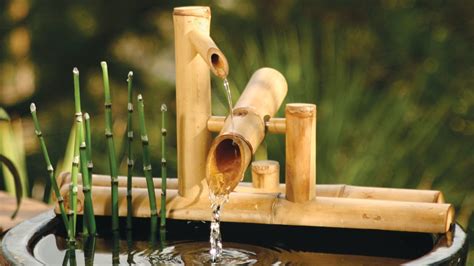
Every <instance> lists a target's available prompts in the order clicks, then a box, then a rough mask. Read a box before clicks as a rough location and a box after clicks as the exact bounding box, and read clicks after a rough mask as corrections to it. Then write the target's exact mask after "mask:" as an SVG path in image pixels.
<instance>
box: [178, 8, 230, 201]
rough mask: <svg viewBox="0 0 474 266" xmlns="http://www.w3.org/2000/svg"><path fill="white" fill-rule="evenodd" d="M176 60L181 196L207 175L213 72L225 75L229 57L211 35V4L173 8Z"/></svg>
mask: <svg viewBox="0 0 474 266" xmlns="http://www.w3.org/2000/svg"><path fill="white" fill-rule="evenodd" d="M173 21H174V35H175V36H174V37H175V60H176V116H177V118H176V123H177V133H178V135H177V136H178V137H177V139H178V140H177V142H178V180H179V181H178V182H179V194H180V195H181V196H184V197H186V196H193V195H195V192H197V190H193V189H196V188H199V186H201V180H202V179H204V177H205V165H206V156H207V152H208V150H209V146H210V143H211V133H210V132H209V131H208V130H207V120H208V119H209V117H210V116H211V84H210V71H209V69H212V70H213V72H214V73H215V74H216V75H218V76H220V77H225V76H226V75H227V73H228V64H227V60H226V59H225V57H224V56H223V54H222V53H221V52H220V51H219V49H218V48H217V47H216V45H215V43H214V42H213V41H212V39H211V38H210V37H209V32H210V22H211V10H210V8H209V7H198V6H195V7H178V8H175V9H174V11H173ZM204 56H205V57H204Z"/></svg>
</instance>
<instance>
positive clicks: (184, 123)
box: [2, 7, 467, 264]
mask: <svg viewBox="0 0 474 266" xmlns="http://www.w3.org/2000/svg"><path fill="white" fill-rule="evenodd" d="M210 18H211V13H210V9H209V8H208V7H178V8H175V9H174V12H173V20H174V34H175V56H176V58H175V60H176V114H177V117H176V122H177V157H178V158H177V162H178V177H177V178H172V179H168V180H167V181H166V178H163V179H161V180H160V179H158V178H150V175H151V166H147V167H145V166H144V169H145V168H146V169H145V170H147V171H148V172H147V179H144V178H137V177H135V178H131V169H132V168H133V158H132V157H131V156H130V154H129V160H128V166H129V172H128V175H127V176H116V175H114V176H113V182H112V183H113V189H114V191H113V192H114V193H113V194H114V199H115V200H114V204H116V205H115V207H117V205H118V208H114V209H112V204H111V202H112V200H111V179H110V176H105V175H95V174H94V175H93V176H92V178H90V177H89V178H85V179H86V180H85V181H86V182H85V184H84V187H85V189H83V183H82V177H81V176H78V177H77V176H73V177H72V176H71V174H70V173H62V174H60V175H59V176H58V178H57V179H58V183H60V184H61V186H60V191H59V192H60V196H59V198H64V199H68V198H69V196H70V195H69V194H70V191H71V190H70V185H71V183H74V186H75V185H76V182H77V189H74V193H76V192H75V191H77V195H74V196H77V206H69V202H68V201H65V202H64V207H65V209H66V210H67V211H69V212H70V213H71V209H73V208H74V209H77V213H78V214H83V212H84V205H85V203H86V202H85V199H88V200H90V193H89V194H88V195H87V196H86V197H85V195H84V191H85V192H92V201H93V211H92V213H93V214H95V215H96V216H111V215H112V214H113V212H118V216H121V217H127V230H128V229H131V228H132V222H136V220H140V219H136V220H134V221H132V219H130V216H127V214H128V213H130V212H131V214H132V216H133V217H135V218H146V219H150V217H152V219H151V221H152V223H154V224H156V223H157V209H156V206H162V204H165V206H166V218H168V219H173V220H185V221H190V220H191V221H209V220H210V219H211V210H210V198H212V197H210V194H212V195H228V196H229V200H228V202H227V203H226V204H225V210H224V211H223V212H222V213H221V216H220V220H221V221H223V222H234V226H242V225H244V224H249V226H255V225H250V224H263V225H265V228H270V229H268V230H267V231H268V232H270V234H268V232H267V235H271V234H272V232H271V231H272V230H274V229H272V228H279V229H277V230H280V229H281V228H285V229H283V230H289V231H291V230H293V229H295V228H301V226H305V228H306V229H314V230H320V229H322V230H323V231H318V232H324V230H325V229H324V228H323V227H327V228H340V229H339V231H338V229H332V230H333V231H332V232H333V233H334V232H344V234H346V233H347V234H349V235H350V234H355V235H357V234H361V233H362V234H363V239H365V237H366V235H364V234H366V233H367V232H369V234H371V233H370V232H373V231H374V230H378V231H377V232H379V233H380V234H381V235H382V237H385V236H390V234H387V232H384V231H398V233H400V234H402V233H403V234H405V233H404V232H415V233H425V234H414V235H417V237H419V236H420V235H423V236H427V235H428V236H430V239H431V237H433V239H435V238H436V239H437V240H436V241H434V243H429V245H431V244H433V245H434V247H433V245H431V246H430V248H433V250H432V251H431V252H429V255H424V256H423V257H421V258H419V259H418V260H417V261H415V262H414V263H415V264H416V263H421V264H426V263H432V262H434V263H436V262H439V261H441V260H445V259H446V258H448V259H449V260H450V261H454V260H457V262H458V263H459V262H461V263H462V261H463V260H464V259H465V257H466V254H465V252H466V249H467V244H466V235H465V234H464V232H463V230H462V229H461V228H460V227H459V226H458V225H456V224H455V223H454V222H455V220H454V207H453V206H452V205H451V204H449V203H446V202H445V199H444V196H443V193H442V192H440V191H436V190H415V189H399V188H377V187H361V186H351V185H342V184H333V185H323V184H317V183H316V144H317V142H316V124H317V108H316V105H314V104H308V103H288V104H286V105H285V107H284V108H285V116H284V117H274V115H275V114H276V113H277V111H278V110H279V108H280V107H281V105H282V103H283V102H284V99H285V96H286V94H287V91H288V89H289V88H288V86H287V83H286V80H285V78H284V76H283V75H282V74H281V73H279V72H278V71H277V70H275V69H272V68H261V69H258V70H257V71H256V72H255V73H254V74H253V75H252V77H251V78H250V80H249V82H248V83H247V85H246V87H245V89H244V91H243V92H242V94H241V96H240V98H239V99H238V101H237V103H236V105H235V107H234V108H232V110H231V111H230V113H229V115H228V116H227V117H224V116H214V115H212V110H211V85H210V75H211V73H212V74H214V75H216V76H217V77H219V78H222V79H223V80H224V79H226V77H227V76H228V74H229V65H228V63H227V59H226V57H225V55H224V53H222V51H221V50H220V49H219V48H218V46H217V45H216V44H215V42H214V41H213V40H212V38H211V37H210ZM103 64H105V63H103ZM103 67H104V66H103ZM105 69H106V65H105ZM131 78H132V73H131V72H130V74H129V76H128V80H127V81H128V82H129V106H128V109H129V119H131V118H130V117H131V112H132V111H133V105H132V104H131V91H130V90H131ZM105 80H108V79H104V82H105ZM77 87H78V86H77ZM290 89H291V88H290ZM108 100H109V101H110V99H108ZM142 101H143V99H142V98H141V96H139V103H140V104H139V110H138V111H139V114H140V120H141V121H142V120H143V121H144V118H143V112H144V111H143V102H142ZM108 104H109V106H110V105H111V103H110V102H109V103H108ZM163 108H165V109H163ZM109 110H110V108H109ZM163 110H165V111H166V107H165V106H164V107H162V112H163ZM32 112H33V111H32ZM163 114H164V113H163ZM88 119H89V118H88V116H87V118H86V141H87V139H88V138H90V131H89V132H88V127H87V126H88ZM143 121H142V122H143ZM127 130H128V131H129V132H128V137H129V141H131V139H132V138H133V131H132V132H130V129H127ZM163 130H164V129H163V128H162V134H163V136H162V137H164V136H165V135H166V130H164V131H163ZM141 131H143V132H142V134H141V137H142V144H143V145H144V148H145V146H146V148H148V146H147V144H148V137H147V135H146V130H145V126H144V122H143V123H141ZM38 132H39V131H38ZM87 133H89V134H87ZM215 133H217V136H216V137H215V138H214V139H213V138H212V134H215ZM266 134H283V135H285V151H286V157H285V162H283V163H284V165H285V177H284V180H285V182H284V184H281V183H280V177H279V173H280V171H279V169H280V163H279V162H277V161H271V160H266V161H253V162H252V157H253V154H254V153H255V152H256V150H257V148H258V147H259V145H260V144H261V143H262V141H263V139H264V137H265V135H266ZM109 135H110V136H111V135H112V134H111V133H110V134H109ZM87 136H89V137H87ZM162 141H163V139H162ZM89 143H90V140H89ZM112 143H113V142H112ZM163 148H164V145H163ZM82 152H84V150H82ZM86 152H87V151H86ZM147 152H148V151H147ZM129 153H131V150H129ZM163 153H164V150H163ZM89 158H90V156H89ZM89 165H90V167H92V163H91V162H90V163H89ZM147 165H149V162H147ZM86 166H87V165H82V168H83V169H87V168H86ZM87 167H88V166H87ZM248 167H250V168H251V173H252V182H247V183H246V182H242V178H243V176H244V173H245V172H246V170H247V168H248ZM48 169H49V168H48ZM90 170H92V168H90ZM86 172H87V171H86ZM162 175H163V177H166V160H164V161H162ZM76 179H77V180H76ZM89 180H92V182H88V181H89ZM165 181H166V183H163V184H162V182H165ZM162 185H163V186H162ZM89 186H90V188H89ZM75 187H76V186H75ZM153 188H154V194H161V197H155V200H154V201H153V200H150V199H151V198H153V197H151V198H149V195H153V193H149V191H148V190H151V191H153ZM162 188H163V192H162ZM165 189H166V190H165ZM116 195H118V198H117V197H115V196H116ZM150 201H151V202H152V204H151V205H152V206H151V207H152V208H150ZM153 203H155V204H153ZM127 205H131V206H132V207H133V208H128V206H127ZM61 206H62V205H61ZM88 206H90V205H88ZM86 209H87V208H86ZM60 211H61V209H60V208H59V205H58V206H57V207H56V208H55V213H56V214H60V213H61V212H60ZM88 211H89V212H90V211H91V210H88ZM213 211H214V210H213ZM63 213H64V212H63ZM160 215H161V213H160ZM213 215H214V214H213ZM161 216H162V217H160V218H161V225H164V223H165V222H166V220H165V219H163V218H164V217H163V215H161ZM55 217H56V215H52V214H45V217H37V218H36V219H32V221H31V222H30V223H36V224H37V225H36V227H33V228H32V227H31V226H30V223H25V225H23V227H22V226H21V225H20V226H19V227H18V228H17V229H13V230H12V231H11V232H10V233H9V234H10V236H9V235H7V236H6V237H5V239H4V241H3V244H2V245H3V248H4V251H7V252H6V253H7V257H8V260H10V261H13V262H22V263H23V262H31V263H33V264H36V262H37V261H36V260H35V259H34V258H32V257H31V256H30V255H29V253H28V252H29V251H28V250H27V248H26V246H28V248H29V249H32V246H31V245H32V244H31V243H33V242H34V241H32V240H31V239H34V238H38V235H41V234H43V232H44V231H46V230H47V229H45V228H47V225H48V223H51V224H52V223H53V222H52V221H51V219H53V220H54V219H55ZM56 220H58V219H56ZM142 220H143V219H142ZM27 222H29V221H27ZM171 224H172V223H171ZM118 225H119V221H118V219H114V223H113V226H114V229H116V228H118ZM170 226H171V227H173V225H170ZM278 226H281V227H278ZM285 226H286V227H285ZM291 226H295V227H291ZM197 227H199V226H197ZM135 228H136V227H133V230H135ZM152 228H154V227H152ZM246 228H247V229H249V230H254V229H251V227H246ZM318 228H319V229H318ZM99 229H103V228H102V227H101V226H97V230H99ZM353 229H363V230H353ZM48 230H49V229H48ZM140 230H141V229H139V231H140ZM298 230H299V229H298ZM171 231H172V230H170V231H169V232H171ZM193 231H196V230H195V228H193ZM198 231H199V230H198ZM257 231H258V233H262V231H265V230H263V229H262V227H260V229H258V230H257ZM257 231H255V232H257ZM38 232H41V233H38ZM91 232H92V231H91ZM114 232H115V233H117V231H114ZM291 232H295V231H291ZM326 232H327V231H326ZM234 233H237V234H239V232H234ZM388 233H394V232H388ZM426 233H429V234H426ZM455 233H456V235H455ZM151 234H152V235H153V234H154V232H152V233H151ZM410 234H412V233H410ZM99 235H100V234H99ZM211 235H212V225H211ZM336 235H337V233H336ZM115 236H117V237H118V234H116V235H114V237H115ZM127 236H128V235H127ZM392 236H393V234H392ZM15 237H16V238H21V239H20V241H18V240H17V239H16V238H15ZM239 237H240V236H239ZM322 237H323V238H324V237H325V239H326V241H327V239H328V235H327V233H326V236H322ZM332 237H333V236H332V235H329V240H332ZM343 237H345V235H344V236H343ZM397 237H398V236H397ZM397 237H396V238H395V242H397V241H399V239H398V238H397ZM250 238H252V236H250ZM391 238H392V241H393V237H391ZM93 239H95V238H93ZM372 239H373V238H372ZM404 239H410V238H404ZM411 239H415V238H411ZM99 240H100V241H102V242H103V239H101V238H99ZM340 240H343V239H340ZM100 241H99V242H100ZM278 241H280V239H278ZM290 241H291V240H290ZM356 241H357V242H359V241H360V239H359V240H356ZM369 241H370V240H369ZM384 241H385V239H384ZM329 242H331V241H329ZM333 242H334V241H333ZM336 242H337V241H336ZM402 242H403V240H402ZM41 243H43V244H41ZM41 243H40V245H46V246H49V244H44V243H46V242H41ZM94 243H95V242H94ZM325 243H326V242H325ZM387 243H390V241H387ZM397 243H398V242H397ZM417 243H418V244H417ZM419 243H421V242H416V241H415V242H414V244H413V245H414V246H415V247H416V248H418V247H417V245H421V244H419ZM356 244H357V245H358V243H356ZM370 244H371V246H370V247H376V246H377V244H376V243H375V244H374V243H370ZM15 245H16V246H15ZM128 245H129V243H128V242H127V246H128ZM329 245H331V243H329ZM402 245H403V246H406V243H404V242H403V243H402ZM105 246H108V244H107V243H106V244H105ZM119 246H120V245H119V241H118V240H117V239H115V238H114V250H115V251H113V254H115V255H113V262H114V263H117V262H118V261H119V260H120V259H119V255H117V254H119V252H118V247H119ZM336 246H337V245H336ZM192 247H195V246H192ZM389 247H390V246H389ZM394 247H395V248H399V247H400V246H397V245H395V246H394ZM446 247H447V248H448V251H446ZM188 248H189V247H188ZM221 248H222V247H221ZM260 249H261V248H260V247H257V250H260ZM336 249H337V248H336ZM408 249H410V246H408ZM72 251H73V252H72V253H71V254H75V253H74V250H72ZM211 251H212V248H211ZM421 251H422V252H426V251H429V250H426V251H423V250H421ZM84 252H86V250H85V249H84ZM114 252H115V253H114ZM319 252H321V251H319ZM417 252H419V251H417ZM133 253H134V252H129V256H131V257H132V262H133ZM25 254H26V255H25ZM348 254H351V253H350V252H349V253H348ZM356 254H357V253H356ZM375 254H377V253H376V252H375ZM390 254H391V253H390ZM416 254H418V253H416ZM420 254H421V253H420ZM420 254H418V255H420ZM423 254H424V253H423ZM366 255H367V254H366ZM418 255H417V256H418ZM285 256H287V259H288V258H289V260H288V261H290V262H291V261H294V262H305V263H313V262H314V258H318V260H319V261H320V262H322V263H324V262H327V263H335V262H337V263H339V264H340V263H351V262H352V263H356V262H361V261H365V260H366V259H368V260H367V261H365V262H367V263H369V264H370V262H373V260H372V259H371V257H364V256H352V255H344V253H342V254H339V252H336V254H331V252H328V254H324V253H311V254H310V252H303V251H302V252H296V253H291V252H290V253H288V254H286V255H285ZM85 257H89V258H90V257H92V262H93V258H94V256H93V255H92V256H90V254H89V255H88V256H85ZM185 257H186V255H183V261H184V262H185V263H186V262H189V263H194V262H195V261H194V260H190V261H186V259H184V258H185ZM387 257H389V258H388V260H381V261H380V262H383V263H385V262H390V261H391V259H390V256H387ZM295 258H296V259H295ZM413 258H417V257H416V256H415V257H411V258H410V259H413ZM259 259H260V258H259ZM354 260H355V261H356V262H354ZM283 261H285V260H283ZM127 262H129V261H127ZM200 262H201V263H202V261H200ZM212 262H215V261H214V260H212ZM259 262H260V263H263V264H265V262H264V261H259ZM274 262H275V261H273V262H269V263H274ZM391 262H393V263H396V264H398V263H400V261H399V260H395V261H391ZM412 262H413V261H412Z"/></svg>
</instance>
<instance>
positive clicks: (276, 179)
mask: <svg viewBox="0 0 474 266" xmlns="http://www.w3.org/2000/svg"><path fill="white" fill-rule="evenodd" d="M252 186H253V187H254V188H257V189H260V190H262V192H279V190H280V164H279V163H278V162H277V161H267V160H265V161H255V162H252Z"/></svg>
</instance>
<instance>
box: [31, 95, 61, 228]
mask: <svg viewBox="0 0 474 266" xmlns="http://www.w3.org/2000/svg"><path fill="white" fill-rule="evenodd" d="M30 111H31V116H32V117H33V123H34V124H35V133H36V136H37V137H38V140H39V142H40V146H41V151H42V152H43V157H44V161H45V162H46V169H47V170H48V173H49V181H50V182H51V186H52V187H53V190H54V194H55V196H56V199H57V200H58V204H59V209H60V211H61V217H62V218H63V223H64V226H65V227H66V231H67V229H68V224H69V223H68V219H67V214H66V209H65V208H64V198H63V196H61V193H60V192H59V186H58V183H57V181H56V178H55V177H54V168H53V165H52V164H51V160H50V159H49V154H48V149H47V148H46V143H45V141H44V138H43V134H42V132H41V127H40V124H39V121H38V117H37V115H36V105H35V104H34V103H31V105H30Z"/></svg>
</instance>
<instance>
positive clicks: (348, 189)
mask: <svg viewBox="0 0 474 266" xmlns="http://www.w3.org/2000/svg"><path fill="white" fill-rule="evenodd" d="M58 178H59V179H58V180H59V184H62V185H61V187H62V186H63V185H64V184H66V186H69V183H70V182H71V180H70V174H69V173H63V174H61V175H60V176H59V177H58ZM118 181H119V187H126V186H127V177H126V176H119V177H118ZM77 182H78V184H82V179H81V176H80V175H79V176H78V179H77ZM166 182H167V183H166V186H167V188H168V189H178V180H177V179H176V178H168V179H167V181H166ZM153 183H154V185H155V189H157V193H158V192H159V191H158V190H160V191H161V178H156V177H155V178H153ZM92 185H93V186H99V187H108V186H110V176H106V175H93V177H92ZM132 188H146V180H145V178H144V177H134V178H133V183H132ZM234 191H235V192H240V193H268V191H266V190H265V189H260V188H255V187H254V185H253V184H252V183H247V182H240V183H239V185H238V186H237V187H236V188H235V190H234ZM285 191H286V186H285V184H278V190H276V191H270V192H271V193H282V194H285ZM160 193H161V192H160ZM316 194H317V195H318V196H322V197H339V198H354V199H375V200H393V201H409V202H432V203H444V202H445V201H444V196H443V193H442V192H441V191H438V190H419V189H404V188H382V187H361V186H348V185H340V184H334V185H328V184H319V185H317V186H316Z"/></svg>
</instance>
